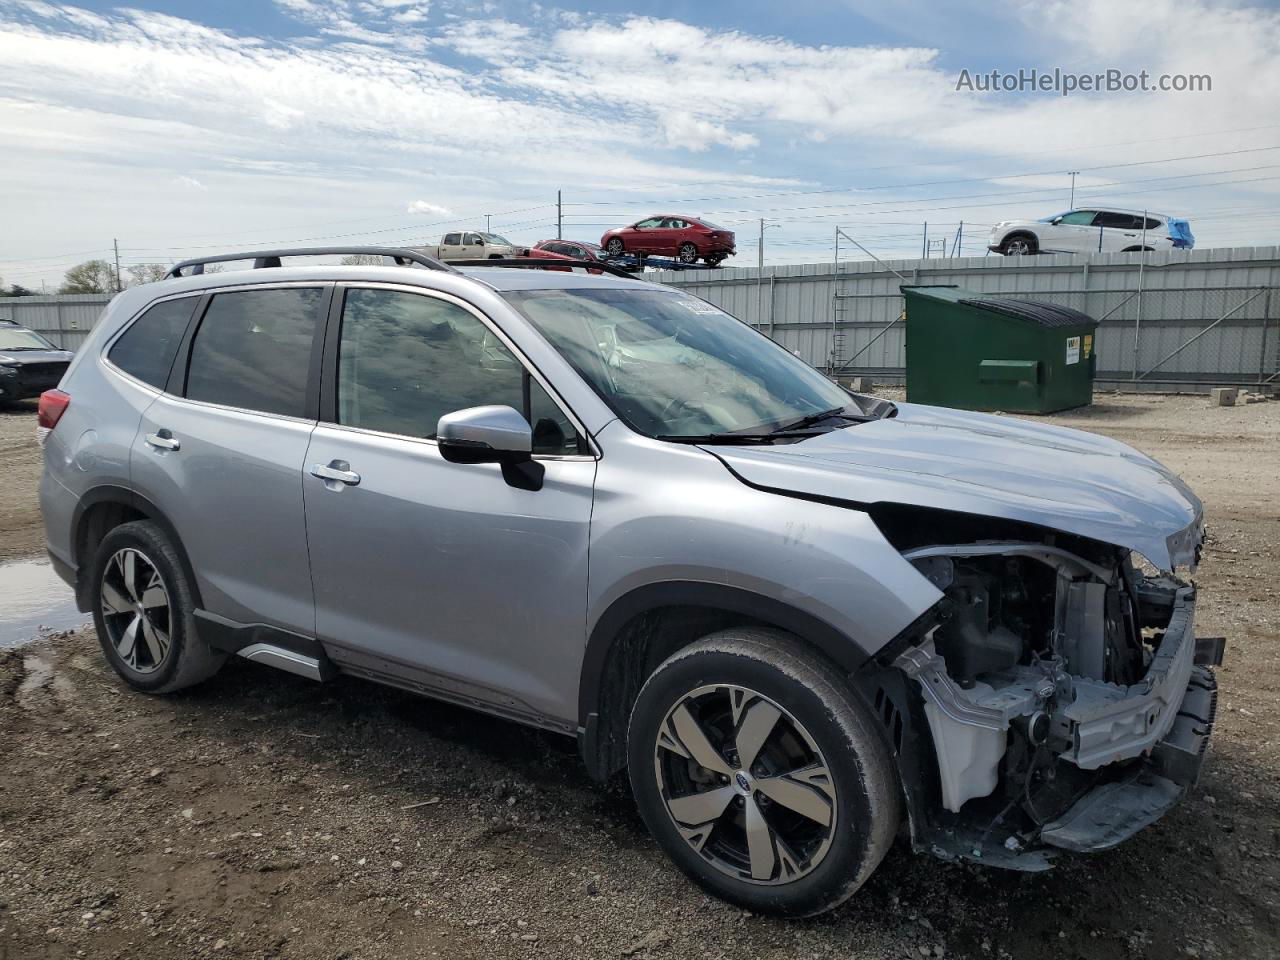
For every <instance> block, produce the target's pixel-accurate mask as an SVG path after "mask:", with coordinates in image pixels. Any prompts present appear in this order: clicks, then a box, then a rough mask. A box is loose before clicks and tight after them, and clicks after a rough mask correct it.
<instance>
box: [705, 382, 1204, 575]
mask: <svg viewBox="0 0 1280 960" xmlns="http://www.w3.org/2000/svg"><path fill="white" fill-rule="evenodd" d="M704 449H707V450H708V451H709V452H712V453H714V454H715V455H716V456H718V457H720V458H721V459H722V460H723V461H724V462H725V463H726V464H727V465H728V466H729V467H730V468H731V469H732V470H733V471H734V472H735V473H736V474H738V476H739V477H740V478H741V479H743V480H744V481H746V482H747V483H749V484H751V485H753V486H758V487H765V488H768V489H772V490H776V491H777V492H779V493H794V494H800V495H805V496H820V497H831V498H834V499H839V500H847V501H851V502H854V503H865V504H873V503H896V504H906V505H910V506H921V507H934V508H938V509H942V510H955V511H959V512H962V513H969V514H976V515H978V516H991V517H1002V518H1004V519H1008V520H1021V521H1024V522H1027V523H1034V524H1038V525H1040V526H1044V527H1049V528H1052V529H1055V530H1062V531H1064V532H1067V533H1073V534H1077V535H1079V536H1083V537H1090V538H1092V539H1094V540H1100V541H1103V542H1105V543H1111V544H1115V545H1116V546H1119V547H1126V548H1128V549H1130V550H1136V551H1138V552H1139V553H1141V554H1142V555H1143V556H1144V557H1146V558H1147V559H1148V560H1150V561H1151V562H1152V563H1153V564H1155V565H1157V566H1159V567H1160V568H1162V569H1164V570H1166V571H1171V570H1173V568H1174V567H1176V566H1182V565H1184V564H1185V565H1190V566H1194V564H1195V555H1196V549H1197V547H1198V546H1199V543H1200V540H1201V537H1202V526H1203V524H1202V516H1203V511H1202V507H1201V503H1200V500H1199V498H1197V497H1196V495H1195V494H1194V493H1192V492H1191V490H1190V488H1188V487H1187V485H1186V484H1185V483H1183V482H1182V481H1181V480H1180V479H1179V478H1178V477H1177V476H1175V475H1174V473H1173V472H1172V471H1171V470H1169V469H1168V468H1166V467H1164V466H1162V465H1161V464H1159V463H1157V462H1156V461H1155V460H1152V459H1151V458H1150V457H1148V456H1146V455H1144V454H1141V453H1139V452H1138V451H1136V450H1134V449H1133V448H1132V447H1129V446H1127V445H1125V444H1123V443H1120V442H1119V441H1116V440H1111V439H1109V438H1107V437H1101V436H1097V435H1095V434H1091V433H1085V432H1083V431H1080V430H1070V429H1067V428H1065V427H1056V426H1049V425H1044V424H1039V423H1031V422H1027V421H1023V420H1015V419H1012V418H1008V417H997V416H991V415H989V414H982V413H969V412H967V411H963V410H949V409H946V408H943V407H929V406H923V405H919V404H910V403H903V404H899V406H898V416H896V417H893V418H889V419H884V420H875V421H871V422H869V423H863V424H855V425H853V426H850V427H847V428H844V429H841V430H833V431H831V432H830V433H826V434H822V435H820V436H816V437H813V438H812V439H809V440H804V441H801V442H800V443H793V444H776V445H773V446H767V447H736V446H735V447H726V446H714V447H706V448H704Z"/></svg>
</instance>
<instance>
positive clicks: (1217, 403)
mask: <svg viewBox="0 0 1280 960" xmlns="http://www.w3.org/2000/svg"><path fill="white" fill-rule="evenodd" d="M1238 389H1239V388H1238V387H1214V388H1213V389H1212V390H1210V391H1209V405H1210V406H1213V407H1234V406H1235V405H1236V393H1237V392H1238Z"/></svg>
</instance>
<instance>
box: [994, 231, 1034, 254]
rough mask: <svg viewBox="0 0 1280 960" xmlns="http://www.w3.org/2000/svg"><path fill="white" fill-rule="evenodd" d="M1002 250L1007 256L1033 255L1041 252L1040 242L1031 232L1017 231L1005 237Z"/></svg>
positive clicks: (1001, 245)
mask: <svg viewBox="0 0 1280 960" xmlns="http://www.w3.org/2000/svg"><path fill="white" fill-rule="evenodd" d="M1000 252H1001V253H1002V254H1004V255H1005V256H1006V257H1018V256H1024V257H1026V256H1031V255H1033V254H1036V253H1039V252H1040V244H1039V242H1038V241H1037V240H1036V238H1035V237H1033V236H1032V235H1031V234H1029V233H1015V234H1012V235H1010V236H1008V237H1005V238H1004V241H1003V242H1002V243H1001V244H1000Z"/></svg>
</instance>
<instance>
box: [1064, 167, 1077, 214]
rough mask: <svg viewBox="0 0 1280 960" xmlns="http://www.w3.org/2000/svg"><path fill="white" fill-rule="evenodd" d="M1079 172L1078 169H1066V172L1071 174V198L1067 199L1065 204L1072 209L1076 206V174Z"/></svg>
mask: <svg viewBox="0 0 1280 960" xmlns="http://www.w3.org/2000/svg"><path fill="white" fill-rule="evenodd" d="M1079 172H1080V171H1079V170H1068V171H1067V173H1069V174H1071V200H1070V201H1068V203H1067V206H1068V207H1069V208H1070V209H1072V210H1074V209H1075V208H1076V174H1078V173H1079Z"/></svg>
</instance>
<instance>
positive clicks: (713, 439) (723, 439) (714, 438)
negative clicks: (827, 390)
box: [654, 432, 811, 444]
mask: <svg viewBox="0 0 1280 960" xmlns="http://www.w3.org/2000/svg"><path fill="white" fill-rule="evenodd" d="M792 436H798V437H808V436H811V434H808V433H800V434H790V433H782V432H773V433H703V434H693V435H689V434H659V435H658V436H656V437H654V439H655V440H669V441H671V442H672V443H725V444H730V443H741V444H748V443H773V442H774V441H775V440H786V439H789V438H790V437H792Z"/></svg>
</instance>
